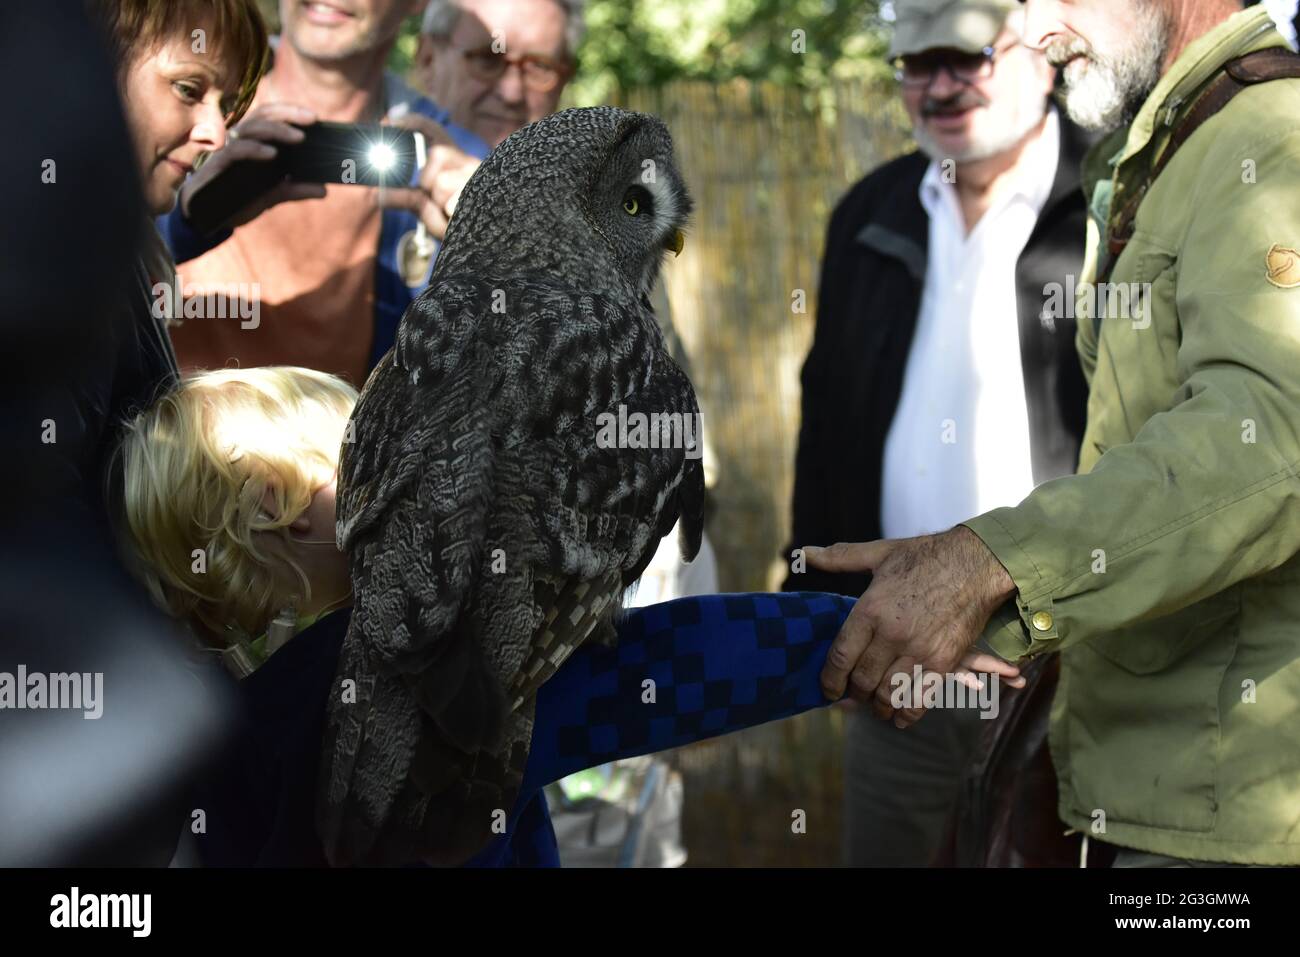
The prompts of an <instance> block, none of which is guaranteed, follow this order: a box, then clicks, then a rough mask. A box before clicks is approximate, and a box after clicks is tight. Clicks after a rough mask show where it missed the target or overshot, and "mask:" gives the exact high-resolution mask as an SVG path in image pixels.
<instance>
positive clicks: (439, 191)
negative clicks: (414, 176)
mask: <svg viewBox="0 0 1300 957" xmlns="http://www.w3.org/2000/svg"><path fill="white" fill-rule="evenodd" d="M584 8H585V0H430V3H429V5H428V6H427V7H426V8H425V11H424V19H423V21H422V23H421V27H420V41H419V46H418V47H417V49H416V53H415V70H414V72H415V75H416V77H417V82H419V83H420V84H421V85H423V86H424V88H425V89H426V90H427V91H428V93H429V95H430V96H431V97H432V98H433V99H434V100H435V101H436V102H437V103H439V104H440V105H441V106H442V107H443V108H444V109H446V110H447V114H448V117H449V118H450V120H451V122H452V123H454V124H456V125H457V126H458V127H462V128H464V129H467V130H470V131H471V132H473V133H474V134H475V135H476V136H478V137H480V138H481V139H482V140H483V141H484V142H485V143H487V144H488V145H489V146H493V147H495V146H498V145H500V143H501V142H502V141H503V140H504V139H505V138H506V137H507V136H509V135H510V134H511V133H513V132H515V131H516V130H518V129H521V128H522V127H524V126H527V125H528V124H529V123H535V122H536V121H537V120H540V119H542V117H545V116H549V115H550V114H551V113H554V112H555V111H556V109H557V108H558V107H559V103H560V96H561V95H562V94H563V93H564V88H565V86H566V85H567V84H568V82H569V80H571V79H572V78H573V74H574V68H575V65H576V59H575V54H576V51H577V49H578V45H579V43H581V42H582V36H583V33H584V32H585V29H586V24H585V21H584V18H583V11H584ZM403 125H406V126H409V127H410V128H412V129H418V130H421V131H423V132H424V133H425V136H426V138H428V137H435V138H436V139H435V140H431V142H435V146H434V147H433V149H431V150H430V152H429V162H428V164H427V165H426V167H425V169H424V173H423V175H422V177H421V180H420V188H419V190H418V191H416V190H403V191H395V192H394V193H393V194H392V195H390V196H388V197H386V200H387V202H389V203H391V204H393V205H399V206H402V207H403V208H406V209H409V210H411V211H412V212H415V213H418V214H419V216H420V218H421V221H422V222H424V224H425V225H426V227H427V228H428V230H429V233H430V234H431V235H432V236H433V237H435V238H437V239H441V238H442V237H443V236H444V235H445V234H446V231H447V223H448V221H449V220H450V219H451V214H452V213H453V212H455V210H456V201H457V199H459V198H460V191H461V190H462V189H463V188H464V186H465V184H466V183H467V182H469V178H470V176H472V175H473V174H474V170H476V169H477V168H478V163H479V160H480V159H481V157H477V156H475V155H473V154H472V153H470V152H468V151H466V150H464V149H462V148H460V147H459V146H458V145H457V144H456V143H454V142H451V141H449V140H448V138H447V137H445V136H439V133H438V130H437V129H436V128H432V129H431V128H430V127H431V124H429V123H428V122H427V121H426V120H424V119H423V118H421V117H418V116H415V117H411V118H410V119H409V120H408V121H405V122H404V124H403Z"/></svg>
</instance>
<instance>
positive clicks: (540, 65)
mask: <svg viewBox="0 0 1300 957" xmlns="http://www.w3.org/2000/svg"><path fill="white" fill-rule="evenodd" d="M452 49H454V50H455V51H456V52H457V53H459V54H460V55H461V56H462V57H463V58H464V59H465V67H466V69H468V70H469V72H470V75H471V76H473V77H474V78H475V79H479V80H483V81H485V82H489V83H494V82H496V81H497V80H499V79H501V77H502V76H503V75H504V74H505V72H506V67H508V66H518V67H519V68H520V70H521V71H522V72H523V75H524V85H525V86H527V87H528V88H529V89H530V90H536V91H537V92H538V93H549V92H550V91H551V90H553V89H555V88H556V87H557V86H558V85H559V84H560V83H561V82H563V81H565V80H567V79H569V77H571V76H572V75H573V64H572V63H566V62H564V61H563V60H553V59H551V58H550V57H547V56H541V55H540V54H537V53H524V54H518V55H513V56H512V55H510V54H507V53H497V52H496V51H495V50H493V49H492V47H490V46H486V47H479V48H477V49H474V50H462V49H460V48H459V47H453V48H452Z"/></svg>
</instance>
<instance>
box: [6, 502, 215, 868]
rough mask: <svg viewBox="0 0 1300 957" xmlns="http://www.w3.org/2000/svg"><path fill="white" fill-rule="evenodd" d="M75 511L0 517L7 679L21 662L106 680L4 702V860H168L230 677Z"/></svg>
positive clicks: (47, 671)
mask: <svg viewBox="0 0 1300 957" xmlns="http://www.w3.org/2000/svg"><path fill="white" fill-rule="evenodd" d="M71 517H72V516H63V517H62V518H61V519H53V518H47V519H46V520H44V521H41V522H39V523H38V524H34V525H27V526H26V527H21V528H15V527H14V526H12V525H9V526H7V527H4V528H3V529H2V530H0V536H2V538H0V612H2V618H0V621H2V622H3V623H2V624H0V681H8V682H10V685H9V687H10V688H13V687H14V686H13V682H15V681H16V678H17V676H18V675H19V674H20V671H19V669H20V667H21V668H22V669H23V673H25V675H27V676H33V675H41V676H53V675H71V676H76V677H80V676H90V677H89V678H87V679H86V680H87V682H93V684H90V685H88V686H87V687H91V688H95V687H97V700H95V701H93V702H92V701H89V700H85V699H83V700H81V701H80V702H79V703H80V705H81V706H80V707H66V708H63V709H53V708H50V707H45V708H41V709H31V708H22V709H19V708H16V707H15V706H14V704H15V701H14V698H13V697H12V696H10V697H9V698H8V700H7V701H6V704H5V706H4V707H3V709H2V710H0V768H3V769H4V770H3V773H0V866H6V867H8V866H27V865H35V866H52V865H58V866H87V865H89V866H108V865H128V866H132V865H147V866H148V865H152V866H164V865H166V864H167V863H168V861H170V860H171V858H172V855H173V852H174V851H175V848H176V844H177V839H178V838H179V837H180V835H181V833H182V830H183V829H184V828H185V827H187V826H188V825H189V824H190V821H191V811H192V809H191V808H189V807H187V806H186V805H185V803H184V802H183V800H182V795H183V793H184V791H185V789H186V787H187V785H188V783H189V781H190V779H191V777H192V776H193V775H194V774H195V773H196V772H197V771H199V770H200V769H201V768H202V766H203V764H204V762H205V761H206V759H207V758H208V756H209V755H210V753H211V752H212V750H213V747H214V745H215V744H216V742H217V741H218V735H219V733H220V731H221V728H222V724H223V722H222V720H221V719H222V716H223V715H224V714H225V713H226V709H227V708H228V706H229V699H228V698H227V693H228V684H227V682H226V681H225V679H224V675H223V674H219V673H217V672H216V671H215V669H206V668H199V667H195V666H193V665H192V664H191V663H190V661H189V660H188V659H187V657H186V655H185V652H184V648H185V644H184V638H183V636H182V635H181V634H179V633H178V630H177V629H176V628H174V627H172V626H171V623H170V622H168V621H166V620H165V619H163V618H162V617H161V616H160V615H159V613H158V612H157V611H156V610H155V609H154V608H153V607H152V605H151V604H150V603H149V601H148V600H147V599H146V598H145V597H144V595H143V593H142V592H141V591H140V589H139V588H138V587H137V586H136V585H135V583H134V582H132V581H131V580H130V579H129V578H128V577H127V576H126V574H125V572H123V571H121V570H120V569H119V567H118V566H117V564H116V562H115V561H114V555H113V553H112V551H111V550H110V549H109V548H108V547H107V545H106V543H104V542H102V541H101V542H97V541H95V540H94V538H93V537H88V536H87V535H86V534H85V532H86V528H87V526H86V525H85V524H82V523H79V522H78V523H73V522H68V521H67V519H68V518H71ZM97 676H98V677H97ZM29 680H30V678H29ZM54 684H55V679H50V681H49V687H50V689H51V691H50V696H48V697H47V698H46V704H51V703H54V702H53V701H52V700H51V698H52V695H53V691H52V689H53V687H54ZM16 690H17V693H18V694H20V695H21V694H23V692H24V689H22V688H18V689H16ZM25 700H27V701H30V700H33V699H32V698H30V697H28V698H26V699H25ZM65 703H66V701H65ZM92 705H93V707H92ZM95 711H98V712H99V717H89V716H88V715H93V714H94V713H95Z"/></svg>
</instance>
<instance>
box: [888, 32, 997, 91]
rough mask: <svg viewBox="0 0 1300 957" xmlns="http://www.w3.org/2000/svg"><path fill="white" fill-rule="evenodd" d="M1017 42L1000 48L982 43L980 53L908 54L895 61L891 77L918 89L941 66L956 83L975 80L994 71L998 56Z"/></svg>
mask: <svg viewBox="0 0 1300 957" xmlns="http://www.w3.org/2000/svg"><path fill="white" fill-rule="evenodd" d="M1019 45H1020V42H1019V41H1018V40H1017V41H1013V42H1011V43H1008V44H1007V45H1006V46H1004V47H1001V48H995V47H985V48H984V49H983V50H981V51H980V52H979V53H965V52H963V51H961V50H926V51H925V52H924V53H915V54H908V55H906V56H901V57H898V58H897V59H896V60H895V61H894V79H895V80H897V81H898V82H899V83H901V84H903V86H905V87H907V88H909V89H918V88H920V87H926V86H929V85H930V84H931V83H933V82H934V78H935V77H936V76H938V75H939V71H940V70H946V71H947V72H948V75H949V76H951V77H952V78H953V80H954V81H955V82H957V83H967V84H970V83H978V82H979V81H981V80H987V79H988V78H989V77H991V76H992V75H993V66H994V64H995V63H996V62H997V59H998V57H1000V56H1001V55H1002V54H1004V53H1006V52H1007V51H1008V50H1011V49H1013V48H1015V47H1017V46H1019Z"/></svg>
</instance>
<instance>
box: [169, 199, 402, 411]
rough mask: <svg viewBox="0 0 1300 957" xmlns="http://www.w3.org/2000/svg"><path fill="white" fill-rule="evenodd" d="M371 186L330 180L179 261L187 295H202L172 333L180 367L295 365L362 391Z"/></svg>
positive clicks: (372, 241)
mask: <svg viewBox="0 0 1300 957" xmlns="http://www.w3.org/2000/svg"><path fill="white" fill-rule="evenodd" d="M375 192H376V191H375V190H374V189H372V188H370V187H363V186H342V185H337V186H335V185H331V186H327V187H326V195H325V198H324V199H309V200H301V201H298V202H292V203H282V204H280V205H279V206H274V207H272V208H271V209H268V210H267V211H266V212H264V213H262V214H261V215H260V216H258V217H257V218H256V219H254V220H253V221H252V222H250V223H247V224H245V225H243V226H240V227H239V228H238V229H236V230H235V231H234V234H233V235H232V236H231V237H230V238H229V239H228V240H226V241H225V242H224V243H222V244H221V245H220V246H217V247H216V248H214V249H211V250H209V251H208V252H206V253H204V254H203V255H202V256H199V257H198V258H196V259H191V260H189V261H188V262H184V263H182V264H181V265H180V266H179V267H178V272H179V273H180V276H181V281H182V283H183V287H184V291H185V296H186V298H187V299H191V298H193V297H195V296H196V295H201V296H203V297H204V298H203V302H202V307H201V308H198V309H196V308H195V305H194V304H191V305H190V307H189V308H188V309H187V310H186V313H185V314H184V315H182V316H181V318H183V322H182V324H181V325H180V326H178V327H175V328H173V329H172V331H171V332H172V343H173V345H174V346H175V348H176V356H177V360H178V361H179V363H180V367H181V371H182V372H188V371H192V370H194V369H216V368H222V367H225V366H229V365H237V366H240V367H248V366H263V365H296V366H305V367H307V368H309V369H316V370H319V371H321V372H330V373H334V374H335V375H340V376H342V377H344V378H345V379H347V380H348V381H349V382H351V383H352V384H353V385H354V386H356V387H357V388H358V389H359V388H360V387H361V386H362V385H363V384H364V382H365V379H366V373H367V371H368V368H369V363H370V348H371V342H372V339H373V336H374V322H375V260H376V258H377V255H378V249H379V231H380V221H381V216H382V211H381V210H380V209H379V207H378V206H377V204H376V201H375ZM177 311H178V313H179V312H180V310H179V309H178V310H177ZM195 313H197V315H196V314H195ZM186 315H188V316H190V317H189V318H186V317H185V316H186ZM222 317H224V318H222ZM241 317H242V318H241Z"/></svg>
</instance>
